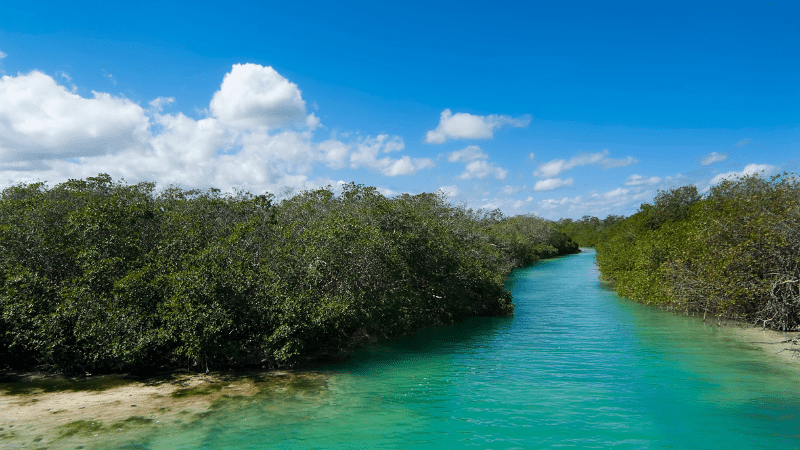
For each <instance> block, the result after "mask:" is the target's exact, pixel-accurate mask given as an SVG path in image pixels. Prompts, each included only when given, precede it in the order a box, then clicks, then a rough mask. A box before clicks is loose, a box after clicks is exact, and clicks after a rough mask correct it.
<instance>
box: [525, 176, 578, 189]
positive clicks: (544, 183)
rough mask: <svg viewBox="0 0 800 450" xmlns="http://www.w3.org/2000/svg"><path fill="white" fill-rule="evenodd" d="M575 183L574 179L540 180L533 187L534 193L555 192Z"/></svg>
mask: <svg viewBox="0 0 800 450" xmlns="http://www.w3.org/2000/svg"><path fill="white" fill-rule="evenodd" d="M574 182H575V180H574V179H572V178H567V179H566V180H562V179H561V178H548V179H546V180H539V181H537V182H536V184H535V185H533V190H534V191H554V190H556V189H560V188H562V187H564V186H572V184H573V183H574Z"/></svg>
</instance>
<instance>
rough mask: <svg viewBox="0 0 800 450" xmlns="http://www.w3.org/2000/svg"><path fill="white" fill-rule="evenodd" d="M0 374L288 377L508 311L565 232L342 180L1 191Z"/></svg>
mask: <svg viewBox="0 0 800 450" xmlns="http://www.w3.org/2000/svg"><path fill="white" fill-rule="evenodd" d="M0 195H1V197H0V370H2V369H12V368H13V369H41V370H51V371H62V372H79V371H92V372H108V371H128V370H151V369H164V368H170V369H175V368H180V367H184V368H186V367H188V368H190V369H192V370H198V369H200V370H207V368H209V367H211V368H217V369H219V368H228V367H246V366H264V367H289V366H294V365H298V364H304V363H306V362H308V361H311V360H317V359H320V358H328V357H336V356H338V355H341V354H346V353H347V352H348V351H350V350H352V349H353V348H355V347H358V346H359V345H363V344H364V343H365V342H368V341H370V340H374V339H385V338H391V337H396V336H402V335H406V334H408V333H411V332H414V331H417V330H419V329H422V328H425V327H430V326H436V325H439V324H448V323H453V322H455V321H459V320H462V319H465V318H467V317H470V316H504V315H510V314H512V313H513V309H514V306H513V304H512V303H511V295H510V294H509V292H508V291H507V290H505V289H504V281H505V278H506V276H507V275H508V274H509V272H510V271H511V269H512V268H514V267H517V266H521V265H524V264H529V263H532V262H534V261H537V260H538V259H540V258H544V257H551V256H556V255H560V254H566V253H574V252H576V251H577V245H576V244H575V243H574V242H573V241H572V240H570V239H569V238H568V237H566V236H565V235H564V234H563V233H561V232H559V231H558V230H557V229H556V227H555V225H554V223H552V222H548V221H545V220H543V219H540V218H537V217H533V216H517V217H503V216H502V214H500V212H499V211H492V212H482V211H477V212H476V211H472V210H470V209H466V208H464V207H460V206H452V205H450V204H448V203H447V201H446V199H445V197H444V196H443V195H441V194H419V195H401V196H397V197H394V198H386V197H384V196H382V195H381V194H380V193H378V191H377V190H376V189H375V188H372V187H365V186H362V185H356V184H348V185H346V186H344V187H343V191H342V193H341V194H340V195H336V194H334V193H333V192H332V191H331V189H318V190H313V191H306V192H303V193H300V194H298V195H295V196H293V197H291V198H286V199H284V200H281V201H277V200H276V199H275V198H274V197H272V196H271V195H251V194H249V193H246V192H236V193H233V194H222V193H220V191H219V190H215V189H211V190H204V191H199V190H183V189H180V188H176V187H169V188H165V189H163V190H160V191H159V190H156V187H155V185H154V184H153V183H139V184H133V185H129V184H126V183H124V182H115V181H113V180H112V179H111V178H110V177H109V176H108V175H105V174H101V175H99V176H97V177H91V178H87V179H86V180H70V181H67V182H65V183H62V184H59V185H57V186H55V187H52V188H48V187H46V186H45V185H44V184H42V183H33V184H21V185H18V186H14V187H10V188H7V189H5V190H4V191H2V194H0Z"/></svg>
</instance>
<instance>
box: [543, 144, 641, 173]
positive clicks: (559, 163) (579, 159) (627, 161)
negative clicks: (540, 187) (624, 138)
mask: <svg viewBox="0 0 800 450" xmlns="http://www.w3.org/2000/svg"><path fill="white" fill-rule="evenodd" d="M608 153H609V152H608V150H603V151H600V152H597V153H579V154H577V155H575V156H573V157H572V158H570V159H569V160H566V159H554V160H552V161H549V162H546V163H544V164H542V165H540V166H539V168H537V169H536V171H535V172H533V175H534V176H537V177H542V178H553V177H556V176H558V175H559V174H561V173H562V172H566V171H567V170H570V169H572V168H575V167H579V166H587V165H598V166H600V167H602V168H603V169H610V168H613V167H623V166H629V165H631V164H636V163H638V162H639V161H638V160H636V159H635V158H633V157H631V156H628V157H627V158H622V159H613V158H609V157H608Z"/></svg>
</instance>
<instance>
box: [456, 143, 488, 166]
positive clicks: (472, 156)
mask: <svg viewBox="0 0 800 450" xmlns="http://www.w3.org/2000/svg"><path fill="white" fill-rule="evenodd" d="M476 159H489V155H487V154H486V153H483V150H481V148H480V147H478V146H477V145H470V146H468V147H464V148H463V149H461V150H458V151H455V152H452V153H450V154H448V155H447V160H448V161H450V162H469V161H474V160H476Z"/></svg>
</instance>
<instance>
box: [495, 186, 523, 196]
mask: <svg viewBox="0 0 800 450" xmlns="http://www.w3.org/2000/svg"><path fill="white" fill-rule="evenodd" d="M524 188H525V186H503V189H501V190H500V192H502V193H503V194H506V195H511V194H516V193H517V192H519V191H521V190H522V189H524Z"/></svg>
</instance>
